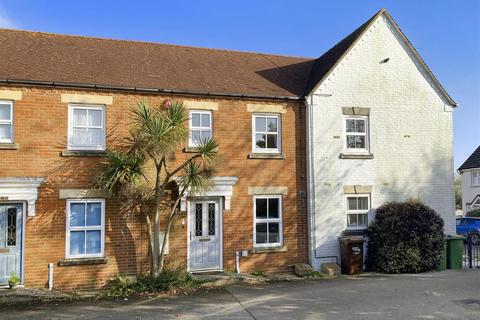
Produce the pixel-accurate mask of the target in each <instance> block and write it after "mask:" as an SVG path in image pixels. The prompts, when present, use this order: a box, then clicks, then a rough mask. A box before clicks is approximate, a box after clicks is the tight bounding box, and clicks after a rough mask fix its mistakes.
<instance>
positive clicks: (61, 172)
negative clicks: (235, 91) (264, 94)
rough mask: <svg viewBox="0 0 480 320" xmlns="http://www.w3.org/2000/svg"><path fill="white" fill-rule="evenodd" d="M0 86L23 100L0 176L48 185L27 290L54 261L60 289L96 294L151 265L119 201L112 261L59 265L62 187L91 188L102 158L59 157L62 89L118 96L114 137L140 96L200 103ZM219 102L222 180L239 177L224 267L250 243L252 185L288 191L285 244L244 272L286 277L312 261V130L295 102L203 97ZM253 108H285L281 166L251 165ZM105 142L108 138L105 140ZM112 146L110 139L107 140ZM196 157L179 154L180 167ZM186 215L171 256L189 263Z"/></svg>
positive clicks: (108, 240)
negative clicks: (308, 173) (308, 165)
mask: <svg viewBox="0 0 480 320" xmlns="http://www.w3.org/2000/svg"><path fill="white" fill-rule="evenodd" d="M1 89H8V90H21V91H22V92H23V98H22V100H19V101H16V102H15V105H14V117H15V119H14V121H15V129H14V136H15V143H18V144H19V145H20V148H19V149H18V150H0V158H1V163H0V177H32V176H40V177H43V178H44V179H45V182H44V183H43V184H42V186H41V187H40V188H39V198H38V200H37V203H36V216H35V217H28V219H27V221H26V234H25V268H24V273H25V285H26V286H30V287H40V288H41V287H45V286H46V284H47V280H48V271H47V270H48V269H47V265H48V263H54V264H55V266H56V267H55V271H54V277H55V288H56V289H61V290H72V289H89V288H98V287H102V286H104V285H105V283H106V280H108V279H109V278H111V277H112V276H113V275H115V274H117V273H119V272H123V273H127V274H135V273H139V272H145V271H146V270H147V269H148V265H149V260H148V240H147V234H146V227H145V225H144V224H143V222H142V221H143V220H142V219H141V218H140V217H138V216H135V215H133V216H132V215H128V213H125V212H122V210H121V209H120V203H119V202H118V201H116V200H115V199H108V200H107V201H106V219H105V225H106V226H105V230H106V234H105V256H106V257H107V258H108V262H107V263H106V264H100V265H85V266H63V267H61V266H57V263H58V262H59V261H60V260H62V259H64V258H65V237H66V231H65V224H66V221H65V219H66V215H65V210H66V200H65V199H59V190H60V189H75V188H89V187H91V179H92V176H93V175H94V174H95V172H96V170H97V169H98V166H99V163H100V162H101V158H98V157H62V156H60V153H61V151H62V150H65V149H66V142H67V109H68V106H67V104H66V103H62V102H61V99H60V97H61V94H62V93H79V94H100V95H109V96H113V104H112V105H108V106H107V107H106V123H107V133H108V132H112V131H115V133H117V134H119V135H120V136H122V135H125V134H126V130H127V128H128V126H129V121H130V115H129V111H128V109H129V107H131V106H133V105H135V103H136V102H138V101H140V100H148V101H150V102H151V103H160V102H161V101H163V99H164V98H168V99H172V100H180V101H183V100H194V99H193V98H192V97H181V96H165V97H163V96H158V95H144V94H131V93H122V92H100V91H88V90H63V89H53V88H38V87H14V86H8V87H7V86H4V87H0V90H1ZM202 101H214V102H217V103H218V105H219V109H218V111H214V112H213V131H214V137H215V138H216V139H217V140H218V142H219V146H220V148H219V149H220V150H219V151H220V154H221V157H222V159H223V160H222V162H221V164H220V165H219V168H218V171H217V172H216V175H217V176H237V177H238V178H239V181H238V182H237V183H236V184H235V186H234V187H233V197H232V200H231V204H232V206H231V210H230V211H228V212H224V216H223V219H224V220H223V239H224V250H223V258H224V269H225V270H230V271H232V270H233V269H234V255H235V251H237V250H241V249H248V250H249V249H252V247H253V234H252V232H253V197H252V195H249V194H248V191H247V190H248V187H252V186H286V187H288V194H287V195H285V196H284V199H283V206H284V208H283V213H284V215H283V225H284V230H283V233H284V244H285V245H286V246H287V248H288V250H287V251H286V252H275V253H263V254H250V255H249V257H247V258H244V259H242V265H241V267H242V271H244V272H248V271H253V270H256V269H262V270H268V271H282V270H286V269H288V268H289V265H291V264H293V263H296V262H306V259H307V248H306V245H307V240H306V237H307V230H306V209H305V206H306V205H305V199H304V198H303V197H300V196H299V192H300V191H305V161H304V160H305V149H304V146H305V141H304V140H305V138H304V137H305V134H304V121H305V118H304V117H305V116H304V111H303V108H302V107H300V105H299V104H297V103H296V102H288V103H287V102H281V103H280V102H272V101H268V102H266V101H253V100H251V101H249V100H234V99H202ZM247 103H268V104H272V103H280V104H283V105H286V107H287V112H286V113H285V114H283V115H282V151H283V153H284V154H285V157H286V158H285V159H284V160H271V159H247V155H248V154H249V153H250V152H251V143H252V142H251V139H252V138H251V136H252V135H251V130H252V128H251V126H252V118H251V117H252V114H251V113H250V112H247ZM107 141H108V140H107ZM107 147H108V142H107ZM188 156H189V154H186V153H183V152H182V151H180V150H179V152H178V153H177V154H176V161H182V160H184V159H186V157H188ZM182 220H185V221H186V220H187V215H186V213H182V214H180V215H179V216H178V217H177V219H176V222H175V225H174V227H173V233H172V236H171V237H170V254H169V260H170V261H175V262H176V263H179V264H183V265H185V264H186V251H187V237H186V232H187V231H186V229H187V227H186V223H185V226H184V227H182V224H181V221H182Z"/></svg>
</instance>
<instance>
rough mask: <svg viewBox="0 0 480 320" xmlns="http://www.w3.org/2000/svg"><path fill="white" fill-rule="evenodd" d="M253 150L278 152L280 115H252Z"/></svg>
mask: <svg viewBox="0 0 480 320" xmlns="http://www.w3.org/2000/svg"><path fill="white" fill-rule="evenodd" d="M253 128H254V130H253V152H257V153H268V152H271V153H280V139H281V123H280V115H262V114H254V115H253Z"/></svg>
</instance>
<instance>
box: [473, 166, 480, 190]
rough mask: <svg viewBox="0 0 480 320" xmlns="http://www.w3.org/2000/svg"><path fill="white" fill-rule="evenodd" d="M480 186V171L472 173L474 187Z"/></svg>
mask: <svg viewBox="0 0 480 320" xmlns="http://www.w3.org/2000/svg"><path fill="white" fill-rule="evenodd" d="M478 186H480V170H478V171H472V187H478Z"/></svg>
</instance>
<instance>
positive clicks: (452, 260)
mask: <svg viewBox="0 0 480 320" xmlns="http://www.w3.org/2000/svg"><path fill="white" fill-rule="evenodd" d="M446 240H447V269H462V267H463V241H464V240H465V238H464V237H462V236H448V237H447V238H446Z"/></svg>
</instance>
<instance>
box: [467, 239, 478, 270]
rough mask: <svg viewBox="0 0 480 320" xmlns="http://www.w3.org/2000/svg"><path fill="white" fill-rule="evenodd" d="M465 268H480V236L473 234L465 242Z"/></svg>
mask: <svg viewBox="0 0 480 320" xmlns="http://www.w3.org/2000/svg"><path fill="white" fill-rule="evenodd" d="M463 267H464V268H469V269H473V268H480V236H479V235H476V234H471V235H469V236H468V237H466V238H465V240H464V242H463Z"/></svg>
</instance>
